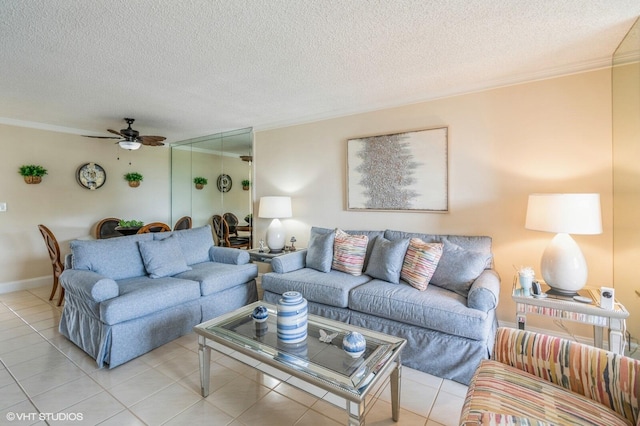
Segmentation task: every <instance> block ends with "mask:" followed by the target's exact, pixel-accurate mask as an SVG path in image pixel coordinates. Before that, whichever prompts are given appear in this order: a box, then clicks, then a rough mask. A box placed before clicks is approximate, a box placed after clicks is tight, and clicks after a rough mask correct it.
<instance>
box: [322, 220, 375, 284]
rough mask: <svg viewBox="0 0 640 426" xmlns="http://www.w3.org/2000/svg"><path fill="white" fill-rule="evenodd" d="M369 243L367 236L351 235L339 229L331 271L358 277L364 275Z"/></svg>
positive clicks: (334, 243)
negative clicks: (363, 270)
mask: <svg viewBox="0 0 640 426" xmlns="http://www.w3.org/2000/svg"><path fill="white" fill-rule="evenodd" d="M368 243H369V237H367V236H366V235H350V234H347V233H346V232H344V231H343V230H341V229H337V230H336V236H335V239H334V242H333V262H332V263H331V269H335V270H336V271H342V272H346V273H347V274H351V275H356V276H357V275H362V268H363V267H364V257H365V255H366V254H367V245H368Z"/></svg>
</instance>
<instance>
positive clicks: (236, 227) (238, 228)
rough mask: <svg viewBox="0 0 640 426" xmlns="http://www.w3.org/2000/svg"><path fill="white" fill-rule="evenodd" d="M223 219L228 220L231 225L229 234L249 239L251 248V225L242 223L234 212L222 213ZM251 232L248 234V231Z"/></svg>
mask: <svg viewBox="0 0 640 426" xmlns="http://www.w3.org/2000/svg"><path fill="white" fill-rule="evenodd" d="M222 217H223V219H224V220H226V221H227V224H228V225H229V236H230V237H233V236H235V237H238V238H243V239H249V248H251V247H252V246H253V228H252V226H251V225H248V226H243V225H240V221H239V220H238V217H237V216H236V215H235V214H233V213H225V214H224V215H222ZM239 232H244V233H245V234H240V233H239ZM247 232H248V233H249V235H247V234H246V233H247Z"/></svg>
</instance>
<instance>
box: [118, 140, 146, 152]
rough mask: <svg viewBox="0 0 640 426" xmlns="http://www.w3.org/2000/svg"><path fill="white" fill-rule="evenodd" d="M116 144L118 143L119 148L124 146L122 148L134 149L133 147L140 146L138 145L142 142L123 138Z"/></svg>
mask: <svg viewBox="0 0 640 426" xmlns="http://www.w3.org/2000/svg"><path fill="white" fill-rule="evenodd" d="M118 145H120V148H124V149H128V150H135V149H138V148H140V146H141V145H142V144H141V143H140V142H136V141H128V140H126V139H123V140H121V141H120V142H118Z"/></svg>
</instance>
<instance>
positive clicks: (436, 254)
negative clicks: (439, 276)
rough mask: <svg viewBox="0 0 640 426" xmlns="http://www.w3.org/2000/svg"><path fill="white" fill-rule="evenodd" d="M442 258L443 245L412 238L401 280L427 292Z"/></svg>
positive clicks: (403, 264) (403, 265)
mask: <svg viewBox="0 0 640 426" xmlns="http://www.w3.org/2000/svg"><path fill="white" fill-rule="evenodd" d="M441 256H442V244H441V243H425V242H424V241H422V240H421V239H420V238H411V240H410V241H409V248H407V253H406V254H405V255H404V262H403V263H402V271H400V278H402V279H403V280H404V281H406V282H408V283H409V284H411V286H412V287H415V288H417V289H418V290H420V291H424V290H426V289H427V285H429V281H430V280H431V277H432V276H433V273H434V271H435V270H436V266H438V262H439V261H440V257H441Z"/></svg>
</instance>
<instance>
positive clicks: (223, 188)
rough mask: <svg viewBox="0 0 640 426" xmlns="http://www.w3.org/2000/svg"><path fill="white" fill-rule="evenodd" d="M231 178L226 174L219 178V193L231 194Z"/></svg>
mask: <svg viewBox="0 0 640 426" xmlns="http://www.w3.org/2000/svg"><path fill="white" fill-rule="evenodd" d="M231 184H232V182H231V176H229V175H226V174H224V173H223V174H221V175H220V176H218V182H217V185H218V191H220V192H229V190H230V189H231Z"/></svg>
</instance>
